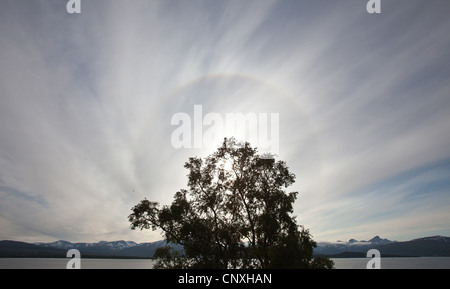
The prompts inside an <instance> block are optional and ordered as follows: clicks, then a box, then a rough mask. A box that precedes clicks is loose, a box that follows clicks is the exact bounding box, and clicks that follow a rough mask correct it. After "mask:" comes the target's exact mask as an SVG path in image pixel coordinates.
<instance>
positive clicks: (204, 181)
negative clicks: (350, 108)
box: [128, 138, 333, 269]
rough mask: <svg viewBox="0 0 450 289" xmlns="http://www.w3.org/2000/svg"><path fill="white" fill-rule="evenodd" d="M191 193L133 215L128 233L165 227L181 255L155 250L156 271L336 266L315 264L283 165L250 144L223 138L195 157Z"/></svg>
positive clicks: (145, 203)
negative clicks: (203, 155)
mask: <svg viewBox="0 0 450 289" xmlns="http://www.w3.org/2000/svg"><path fill="white" fill-rule="evenodd" d="M184 167H185V168H186V169H188V170H189V174H188V184H187V186H188V189H182V190H180V191H178V192H176V193H175V195H174V199H173V202H172V204H171V205H165V206H162V207H161V208H160V206H159V204H158V203H157V202H151V201H149V200H147V199H144V200H142V201H141V202H140V203H139V204H137V205H136V206H134V207H133V208H132V214H130V215H129V216H128V218H129V221H130V222H131V228H132V229H136V228H140V229H150V228H151V229H153V230H156V229H161V230H162V232H163V235H164V238H165V240H166V241H167V242H168V243H175V244H181V245H183V247H184V252H182V253H180V252H175V251H174V250H172V249H171V248H170V247H164V248H160V249H158V251H157V252H156V253H155V256H154V257H155V258H159V259H158V260H159V261H158V263H157V265H156V267H157V268H218V269H219V268H264V269H267V268H332V267H333V262H332V261H331V260H329V259H327V258H323V257H321V258H320V259H319V258H313V248H314V247H315V246H316V243H315V242H314V241H313V240H312V237H311V235H310V233H309V231H308V230H307V229H305V228H304V227H303V226H300V225H298V224H297V222H296V219H295V216H292V214H293V204H294V202H295V200H296V199H297V194H298V193H297V192H289V193H287V192H286V188H287V187H289V186H290V185H292V184H293V183H294V181H295V175H294V174H292V173H291V172H289V169H288V167H287V166H286V163H285V162H283V161H275V159H274V158H267V157H266V156H264V155H258V153H257V149H256V148H252V147H251V146H250V144H249V143H238V142H237V141H236V140H235V139H234V138H231V139H224V141H223V143H222V145H221V147H219V148H218V149H217V151H216V152H214V153H213V154H211V155H210V156H208V157H206V158H204V159H202V158H198V157H191V158H189V161H188V162H186V163H185V165H184Z"/></svg>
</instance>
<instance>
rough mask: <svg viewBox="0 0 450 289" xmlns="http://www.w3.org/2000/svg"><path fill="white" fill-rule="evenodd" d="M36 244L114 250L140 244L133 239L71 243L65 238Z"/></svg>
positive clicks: (62, 247)
mask: <svg viewBox="0 0 450 289" xmlns="http://www.w3.org/2000/svg"><path fill="white" fill-rule="evenodd" d="M35 245H39V246H42V247H52V248H58V249H84V248H100V247H105V248H110V249H113V250H123V249H126V248H131V247H134V246H137V245H138V244H137V243H136V242H133V241H123V240H121V241H113V242H107V241H100V242H98V243H71V242H68V241H64V240H59V241H56V242H51V243H35Z"/></svg>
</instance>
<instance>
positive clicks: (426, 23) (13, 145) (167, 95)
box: [0, 0, 450, 242]
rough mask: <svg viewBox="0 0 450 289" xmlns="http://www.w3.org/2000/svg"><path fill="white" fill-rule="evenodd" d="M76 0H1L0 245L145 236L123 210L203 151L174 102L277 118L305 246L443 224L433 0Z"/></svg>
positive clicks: (198, 118)
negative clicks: (183, 140) (185, 140)
mask: <svg viewBox="0 0 450 289" xmlns="http://www.w3.org/2000/svg"><path fill="white" fill-rule="evenodd" d="M80 3H81V13H80V14H69V13H67V11H66V4H67V1H65V0H33V1H31V0H29V1H27V0H14V1H13V0H6V1H5V0H0V6H1V7H0V240H6V239H8V240H18V241H25V242H51V241H56V240H60V239H63V240H68V241H72V242H98V241H101V240H107V241H113V240H129V241H136V242H151V241H157V240H161V239H162V238H163V237H162V235H161V234H160V232H159V231H155V232H153V231H151V230H148V231H139V230H137V231H133V230H131V229H130V224H129V222H128V219H127V216H128V215H129V214H130V213H131V208H132V207H133V206H134V205H136V204H137V203H138V202H139V201H140V200H142V199H144V198H147V199H149V200H152V201H157V202H160V204H162V205H168V204H170V202H171V201H172V198H173V195H174V194H175V192H177V191H178V190H180V189H184V188H187V176H186V175H187V173H188V172H187V170H186V169H185V168H184V167H183V166H184V163H185V162H186V161H187V160H188V158H189V157H192V156H200V157H205V156H207V155H209V154H211V153H212V152H213V151H214V146H211V145H208V146H207V145H206V141H205V142H202V139H200V142H199V143H200V144H201V145H200V146H199V147H195V146H194V145H192V146H191V147H181V148H178V147H176V146H175V145H174V143H173V141H172V138H173V134H174V131H176V130H177V128H180V126H177V125H174V124H172V121H173V120H172V118H173V117H174V115H177V114H180V113H181V114H183V115H185V116H186V115H187V116H189V118H190V120H191V121H192V124H191V125H192V127H194V128H197V129H198V128H200V129H201V131H202V132H204V133H205V132H206V130H207V129H208V128H211V126H208V125H207V122H206V118H204V117H205V116H206V115H207V114H210V116H211V115H213V116H215V117H221V118H222V119H223V120H224V121H226V115H227V114H235V115H237V114H240V113H241V114H247V115H248V114H251V115H253V116H257V117H260V116H262V119H261V118H258V123H257V125H258V127H263V125H264V122H263V121H262V120H264V119H265V118H264V117H267V120H268V122H267V124H269V120H270V121H272V120H273V118H271V117H272V116H277V117H278V119H279V122H278V124H277V125H276V126H275V130H272V129H269V132H270V134H269V135H270V136H275V137H276V141H277V143H278V148H277V151H276V158H277V159H279V160H283V161H285V162H286V164H287V166H288V167H289V169H290V171H291V172H292V173H294V174H295V175H296V182H295V183H294V184H293V185H292V186H291V187H289V188H288V189H287V190H288V191H298V192H299V195H298V199H297V201H296V202H295V205H294V215H296V216H297V222H298V223H299V224H301V225H303V226H305V228H307V229H309V230H310V233H311V234H312V236H313V238H314V239H315V240H316V241H336V240H348V239H350V238H355V239H358V240H361V239H365V240H368V239H370V238H372V237H373V236H375V235H379V236H380V237H382V238H388V239H391V240H398V241H403V240H410V239H413V238H419V237H425V236H432V235H444V236H450V34H449V31H450V17H448V15H450V3H448V1H438V0H435V1H428V0H396V1H388V0H381V13H380V14H369V13H368V12H367V10H366V4H367V1H365V0H343V1H332V0H322V1H316V0H278V1H269V0H257V1H256V0H246V1H237V0H230V1H197V0H188V1H180V0H178V1H177V0H163V1H153V0H133V1H121V0H95V1H85V0H82V1H80ZM195 107H197V108H198V107H201V114H199V110H197V111H195ZM202 121H203V122H202ZM175 124H176V123H175ZM179 124H181V123H179ZM268 127H270V126H268ZM248 129H249V130H252V129H255V128H248ZM216 130H217V136H219V137H220V136H221V133H223V134H224V135H226V134H229V133H231V134H232V133H234V132H235V131H233V130H231V131H229V130H219V129H216ZM210 132H211V131H210ZM274 132H277V134H275V133H274ZM258 133H259V135H258V136H261V131H258ZM196 136H198V135H195V133H194V130H192V131H191V135H190V137H191V141H192V144H194V142H195V141H197V142H198V141H199V140H198V139H197V140H195V138H196ZM244 140H245V139H244ZM252 144H254V146H257V147H258V144H259V145H260V146H261V147H262V146H263V142H262V141H261V140H260V139H258V140H257V141H256V143H255V142H253V143H252ZM217 145H219V143H218V144H217ZM266 148H267V146H266ZM271 148H272V149H274V148H275V146H269V147H268V149H269V151H270V149H271ZM261 151H262V150H261Z"/></svg>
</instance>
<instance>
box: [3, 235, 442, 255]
mask: <svg viewBox="0 0 450 289" xmlns="http://www.w3.org/2000/svg"><path fill="white" fill-rule="evenodd" d="M166 245H167V243H166V241H156V242H151V243H136V242H132V241H123V240H121V241H112V242H107V241H101V242H97V243H71V242H68V241H63V240H60V241H56V242H50V243H42V242H40V243H25V242H18V241H7V240H5V241H0V258H16V257H36V258H37V257H40V258H66V253H67V251H68V250H69V249H77V250H79V251H80V253H81V257H82V258H83V257H84V258H151V257H152V256H153V254H154V253H155V251H156V249H157V248H159V247H162V246H166ZM169 245H170V246H171V247H173V248H174V249H176V250H180V251H181V250H182V249H183V248H182V246H180V245H174V244H169ZM369 249H378V250H379V251H380V253H381V256H382V257H383V256H385V257H389V256H416V257H423V256H442V257H444V256H445V257H450V237H443V236H432V237H425V238H419V239H413V240H410V241H406V242H397V241H391V240H388V239H382V238H380V237H379V236H375V237H374V238H372V239H370V240H368V241H364V240H361V241H358V240H355V239H350V240H349V241H347V242H343V241H336V242H318V243H317V247H316V248H315V250H314V253H315V254H316V255H327V256H330V257H334V258H339V257H342V258H345V257H366V252H367V251H368V250H369Z"/></svg>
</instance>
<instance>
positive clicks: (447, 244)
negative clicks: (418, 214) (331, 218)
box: [314, 236, 450, 258]
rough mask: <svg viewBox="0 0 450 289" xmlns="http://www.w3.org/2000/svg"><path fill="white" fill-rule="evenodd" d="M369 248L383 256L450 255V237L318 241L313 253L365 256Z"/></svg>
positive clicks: (334, 255) (333, 255)
mask: <svg viewBox="0 0 450 289" xmlns="http://www.w3.org/2000/svg"><path fill="white" fill-rule="evenodd" d="M370 249H377V250H379V251H380V253H381V256H385V257H434V256H436V257H437V256H440V257H450V237H443V236H431V237H424V238H419V239H413V240H410V241H404V242H397V241H391V240H388V239H382V238H380V237H379V236H375V237H373V238H372V239H370V240H368V241H364V240H362V241H358V240H355V239H350V240H349V241H348V242H343V241H336V242H318V243H317V247H316V248H315V250H314V253H315V254H319V255H327V256H330V257H334V258H339V257H342V258H345V257H366V253H367V251H368V250H370Z"/></svg>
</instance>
